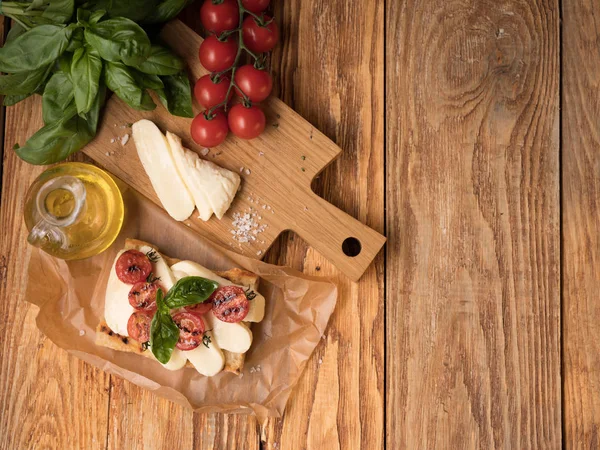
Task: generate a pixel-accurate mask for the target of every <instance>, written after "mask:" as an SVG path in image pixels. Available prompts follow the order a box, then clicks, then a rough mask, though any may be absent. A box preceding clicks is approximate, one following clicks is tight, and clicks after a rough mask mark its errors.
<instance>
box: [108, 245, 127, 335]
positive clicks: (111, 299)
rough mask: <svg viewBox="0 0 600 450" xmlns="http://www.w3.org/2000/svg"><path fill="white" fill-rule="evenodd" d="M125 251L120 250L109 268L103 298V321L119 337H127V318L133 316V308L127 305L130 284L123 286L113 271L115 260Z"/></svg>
mask: <svg viewBox="0 0 600 450" xmlns="http://www.w3.org/2000/svg"><path fill="white" fill-rule="evenodd" d="M124 252H125V250H121V251H120V252H119V253H118V254H117V257H116V258H115V261H114V263H113V265H112V267H111V268H110V275H109V276H108V283H107V285H106V294H105V297H104V320H106V324H107V325H108V326H109V328H110V329H111V330H113V331H114V332H115V333H118V334H120V335H121V336H129V333H127V322H128V321H129V317H130V316H131V314H133V311H134V309H133V307H132V306H131V305H130V304H129V299H128V296H129V291H130V290H131V285H130V284H125V283H123V282H122V281H121V280H119V277H117V271H116V270H115V264H116V263H117V259H119V256H121V255H122V254H123V253H124Z"/></svg>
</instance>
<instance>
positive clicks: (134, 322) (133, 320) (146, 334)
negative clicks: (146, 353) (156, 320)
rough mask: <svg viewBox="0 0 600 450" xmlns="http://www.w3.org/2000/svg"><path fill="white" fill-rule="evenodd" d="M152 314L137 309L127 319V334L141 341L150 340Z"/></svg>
mask: <svg viewBox="0 0 600 450" xmlns="http://www.w3.org/2000/svg"><path fill="white" fill-rule="evenodd" d="M151 324H152V316H151V315H150V314H149V313H148V312H144V311H135V312H134V313H133V314H132V315H131V316H129V320H128V321H127V334H129V337H130V338H132V339H135V340H136V341H138V342H140V343H142V344H143V343H144V342H148V341H149V340H150V325H151Z"/></svg>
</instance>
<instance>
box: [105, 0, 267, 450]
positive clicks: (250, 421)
mask: <svg viewBox="0 0 600 450" xmlns="http://www.w3.org/2000/svg"><path fill="white" fill-rule="evenodd" d="M200 5H201V2H196V3H194V4H192V5H191V6H190V7H189V8H187V11H186V12H185V14H184V15H183V17H182V19H183V20H184V21H185V22H186V23H187V24H188V25H189V26H193V27H194V29H195V30H196V31H198V32H199V31H201V30H200V29H199V27H198V24H197V18H198V17H199V8H200ZM109 410H110V423H109V430H108V437H107V443H108V448H114V449H120V448H130V449H144V450H151V449H152V450H153V449H156V450H162V449H164V448H165V446H169V447H171V448H193V449H199V450H220V449H233V450H235V449H240V450H258V449H259V443H260V439H259V432H258V426H257V423H256V419H255V418H254V417H249V416H239V415H225V414H197V413H192V412H190V411H189V410H187V409H185V408H183V407H181V406H179V405H175V404H172V403H170V402H168V401H166V400H163V399H159V398H157V397H156V396H155V395H154V394H153V393H151V392H149V391H146V390H144V389H142V388H140V387H138V386H135V385H133V384H131V383H129V382H127V381H124V380H121V379H119V378H117V377H112V378H111V395H110V409H109ZM140 411H142V413H141V414H140ZM166 413H168V416H166ZM142 418H143V424H144V427H143V428H142V429H140V427H136V426H134V424H135V423H136V421H139V420H140V419H142ZM171 442H175V443H177V445H176V446H172V444H171ZM122 443H127V444H128V447H125V446H123V445H121V444H122Z"/></svg>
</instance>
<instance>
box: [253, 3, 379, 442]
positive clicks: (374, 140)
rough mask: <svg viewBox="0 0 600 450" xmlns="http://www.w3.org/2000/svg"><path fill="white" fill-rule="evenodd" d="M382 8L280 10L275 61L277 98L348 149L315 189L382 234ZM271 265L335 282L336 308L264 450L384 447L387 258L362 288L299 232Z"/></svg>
mask: <svg viewBox="0 0 600 450" xmlns="http://www.w3.org/2000/svg"><path fill="white" fill-rule="evenodd" d="M383 5H384V2H383V1H379V0H377V1H369V2H343V1H335V2H320V1H317V0H311V1H302V2H301V1H299V0H293V1H289V2H274V7H275V12H276V17H278V20H279V21H280V22H281V24H282V25H281V27H282V29H283V30H284V42H283V45H280V46H278V48H276V50H275V51H274V53H273V55H272V57H271V65H272V69H273V73H274V78H275V89H276V90H278V92H279V95H280V98H281V99H282V100H284V101H285V102H286V103H287V104H289V105H290V106H291V107H293V108H294V109H295V110H296V111H297V112H298V113H300V114H301V115H302V116H303V117H304V118H306V119H307V120H308V121H309V122H311V123H312V124H313V125H315V126H316V127H317V128H318V129H319V130H321V131H322V132H324V133H325V134H326V135H327V136H329V137H330V138H331V139H333V140H334V142H336V143H337V144H338V145H340V147H341V148H342V149H343V153H342V156H341V157H340V159H339V160H337V161H336V162H335V163H334V164H333V165H332V166H331V167H329V168H327V169H326V170H325V171H324V172H323V173H322V174H321V176H320V178H318V179H317V180H315V182H314V183H313V188H314V189H315V191H316V192H318V193H320V194H321V195H322V196H323V197H324V198H325V199H326V200H327V201H329V202H331V203H332V204H334V205H335V206H337V207H339V208H341V209H342V210H344V211H346V212H348V213H349V214H351V215H353V216H354V217H356V218H358V219H359V220H361V221H363V222H364V223H367V225H369V226H371V227H373V228H374V229H375V230H377V231H380V232H381V231H383V225H384V210H383V207H384V204H383V202H384V194H383V187H384V170H383V163H384V161H383V159H384V151H383V144H384V141H383V113H384V109H383V108H384V106H383V105H384V103H383V102H384V97H383ZM266 260H268V261H269V262H273V263H277V264H286V265H290V266H292V267H295V268H298V269H301V270H304V272H305V273H310V274H314V275H323V276H329V277H331V278H332V279H333V280H334V281H335V282H336V283H337V284H338V287H339V299H338V306H337V307H336V310H335V312H334V314H333V316H332V319H331V324H330V327H329V329H328V331H327V334H326V338H325V339H323V341H322V343H321V344H320V345H319V346H318V347H317V349H316V351H315V354H314V355H313V357H312V358H311V360H310V361H309V363H308V366H307V368H306V371H305V373H304V375H303V376H302V378H301V380H300V382H299V384H298V386H297V387H296V388H295V390H294V393H293V394H292V397H291V398H290V401H289V403H288V409H287V410H286V413H285V416H284V419H283V420H270V421H269V422H268V423H267V426H266V427H265V429H264V430H263V436H262V437H263V440H264V445H263V448H265V449H269V450H271V449H294V450H296V449H337V448H344V449H345V448H368V449H378V448H382V447H383V439H384V438H383V430H384V425H383V407H384V404H383V372H384V371H383V363H384V360H383V336H384V331H383V326H384V323H383V289H384V287H383V282H384V280H383V255H381V254H380V255H379V256H378V257H377V258H376V259H375V262H374V263H373V265H372V266H371V267H370V268H369V269H368V270H367V272H366V273H365V275H364V276H363V277H362V278H361V280H360V282H359V283H358V284H356V283H352V282H350V281H349V280H348V278H346V277H344V276H343V275H341V274H340V272H339V271H338V270H336V269H335V268H334V267H333V266H332V265H331V264H330V263H328V262H327V261H326V260H325V259H324V258H323V257H322V256H321V255H320V254H318V252H316V251H314V250H313V249H311V248H308V247H307V246H306V243H305V242H304V241H303V240H302V239H300V238H299V237H298V236H296V235H294V234H293V233H288V234H286V235H284V236H283V237H282V238H280V240H279V242H278V243H277V244H276V245H274V247H272V248H271V250H270V254H269V255H267V258H266Z"/></svg>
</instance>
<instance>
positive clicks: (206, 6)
mask: <svg viewBox="0 0 600 450" xmlns="http://www.w3.org/2000/svg"><path fill="white" fill-rule="evenodd" d="M200 20H201V21H202V25H203V26H204V28H205V29H206V31H210V32H211V33H215V34H221V33H222V32H223V31H227V30H233V29H235V28H237V26H238V23H239V20H240V10H239V8H238V5H237V1H236V0H223V2H221V3H219V4H215V3H213V1H212V0H205V1H204V3H203V4H202V8H200Z"/></svg>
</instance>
